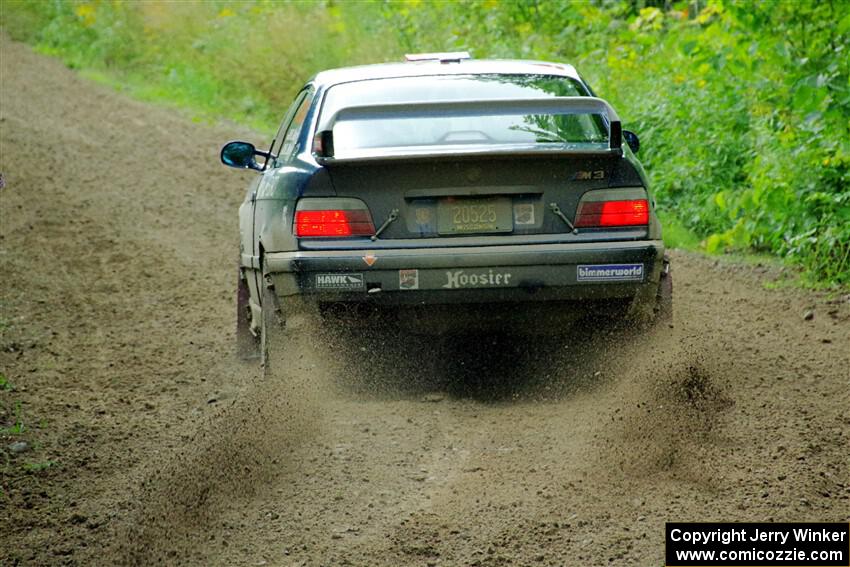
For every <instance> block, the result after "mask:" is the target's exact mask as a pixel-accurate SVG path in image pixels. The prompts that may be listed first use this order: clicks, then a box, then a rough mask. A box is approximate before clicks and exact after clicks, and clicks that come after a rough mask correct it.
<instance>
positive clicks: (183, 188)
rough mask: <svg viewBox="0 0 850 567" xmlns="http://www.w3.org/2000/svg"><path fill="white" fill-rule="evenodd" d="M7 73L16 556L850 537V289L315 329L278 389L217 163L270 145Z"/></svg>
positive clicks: (140, 556)
mask: <svg viewBox="0 0 850 567" xmlns="http://www.w3.org/2000/svg"><path fill="white" fill-rule="evenodd" d="M0 55H2V57H0V59H2V61H0V73H1V74H2V80H0V171H2V172H3V173H4V175H5V177H6V181H7V187H6V189H4V190H2V191H0V265H2V271H3V274H4V279H3V285H2V286H0V323H2V324H1V325H0V370H2V372H3V373H4V374H5V375H6V376H8V377H9V379H10V381H11V382H12V383H13V384H15V386H16V389H15V390H14V391H11V392H10V391H0V426H2V427H7V426H9V425H10V424H11V423H12V422H13V421H14V420H15V419H16V415H15V411H16V410H15V407H16V405H17V404H18V403H20V404H21V407H22V408H23V412H24V414H23V415H24V418H25V419H26V422H27V424H29V425H30V427H29V429H28V430H27V431H26V432H25V434H24V438H25V439H26V440H27V441H28V442H29V443H30V444H31V446H32V448H31V450H30V451H29V452H27V453H25V454H23V455H12V454H10V453H8V451H7V450H6V446H7V445H8V443H9V442H11V438H10V437H8V436H4V437H3V438H2V439H0V441H2V445H0V451H3V453H2V458H3V460H2V461H0V467H2V468H0V486H2V494H0V504H1V505H2V508H3V513H2V514H0V563H3V564H10V565H15V564H38V565H42V564H44V565H51V564H68V565H73V564H77V565H115V564H139V565H147V564H156V563H159V564H168V565H172V564H185V565H246V566H247V565H282V566H290V565H346V564H349V565H401V564H403V565H565V564H575V563H586V564H593V565H600V564H609V563H617V564H636V565H645V564H658V563H660V561H661V556H662V553H663V539H662V535H661V534H663V524H664V522H665V521H670V520H691V521H697V520H706V521H710V520H718V521H720V520H727V521H732V520H740V521H744V520H750V521H757V520H758V521H761V520H768V521H769V520H773V521H782V520H789V521H790V520H794V521H803V520H812V521H815V520H817V521H846V520H847V519H848V510H850V466H848V465H850V462H848V454H850V453H848V443H850V419H848V417H847V415H848V408H849V407H850V398H849V397H848V392H850V348H848V347H850V303H848V301H850V297H848V296H846V295H844V296H842V295H841V294H833V295H830V294H827V293H811V292H803V291H799V290H794V289H774V290H766V289H765V288H764V286H763V283H764V282H766V281H772V280H775V279H777V278H778V277H780V275H781V274H780V273H779V272H778V271H777V270H776V269H774V268H770V267H764V266H758V265H741V264H734V263H729V262H725V261H716V260H712V259H707V258H702V257H699V256H694V255H689V254H681V253H679V254H675V256H674V277H675V281H676V314H675V317H676V318H675V323H676V328H675V332H672V331H671V330H670V329H659V330H656V331H655V332H653V333H649V334H646V335H644V336H635V335H634V334H633V333H630V332H629V331H616V332H613V333H611V334H608V335H603V336H599V335H598V333H594V332H593V330H592V329H591V330H589V331H585V332H584V333H582V334H581V335H573V336H572V337H569V338H568V340H560V341H559V340H554V339H546V340H542V339H524V338H519V337H510V336H506V335H492V336H477V337H476V336H466V337H459V338H451V339H446V340H442V341H434V340H430V339H423V338H420V337H416V338H414V337H408V336H403V335H399V334H396V333H393V332H391V331H386V332H377V333H375V334H374V335H371V336H366V337H363V336H359V335H357V334H356V333H355V334H344V333H342V334H340V333H326V332H325V331H324V330H322V329H320V328H318V327H316V325H315V323H313V324H312V326H310V325H308V326H307V327H306V328H305V329H304V333H303V334H302V335H299V336H298V337H296V340H294V341H293V342H291V343H290V344H288V345H287V348H288V349H289V351H290V353H291V356H290V360H292V361H293V364H292V366H291V367H290V368H288V369H287V372H285V373H284V374H282V375H281V376H277V377H276V378H275V379H273V380H262V379H260V377H259V373H258V369H257V368H256V367H253V366H250V365H247V366H246V365H241V364H238V363H236V362H235V361H233V359H232V329H233V317H232V315H233V310H234V303H233V291H234V281H233V280H234V279H235V274H234V265H233V260H234V256H235V252H236V247H237V227H236V207H237V206H238V203H239V201H240V199H241V197H242V191H243V190H244V186H245V185H246V182H247V175H242V174H239V173H236V172H234V171H232V170H225V169H224V168H223V167H221V166H220V165H219V164H218V160H217V155H218V149H219V145H220V143H221V142H222V141H224V140H227V139H232V138H237V137H242V138H247V139H249V140H254V141H256V142H262V139H260V138H258V137H256V136H254V135H252V134H251V133H250V132H246V131H244V130H242V129H239V128H237V127H234V126H227V125H217V126H209V125H203V124H195V123H192V122H191V121H190V120H188V119H187V118H186V117H184V116H182V115H181V114H180V113H178V112H175V111H171V110H167V109H163V108H155V107H151V106H149V105H146V104H143V103H140V102H136V101H132V100H128V99H127V98H125V97H123V96H122V95H121V94H119V93H115V92H113V91H111V90H109V89H107V88H104V87H102V86H98V85H95V84H92V83H91V82H89V81H86V80H84V79H82V78H80V77H78V76H77V75H75V74H74V73H72V72H71V71H69V70H67V69H65V68H63V67H62V66H61V64H59V63H58V62H57V61H55V60H51V59H46V58H44V57H41V56H38V55H35V54H33V53H31V52H30V51H29V50H28V48H26V47H24V46H22V45H20V44H17V43H14V42H11V41H9V40H8V39H7V38H5V36H0ZM807 310H811V311H812V312H813V313H814V317H813V318H811V319H806V320H804V319H803V313H804V312H806V311H807ZM47 461H50V462H54V463H56V464H55V465H53V466H50V467H47V468H45V469H43V470H39V471H28V472H27V471H25V468H24V466H25V465H26V464H27V463H38V462H47ZM7 510H8V513H6V511H7Z"/></svg>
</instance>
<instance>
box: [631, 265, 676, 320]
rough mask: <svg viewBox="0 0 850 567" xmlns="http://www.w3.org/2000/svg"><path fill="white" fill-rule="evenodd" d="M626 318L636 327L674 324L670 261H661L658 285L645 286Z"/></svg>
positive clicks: (636, 296) (633, 301)
mask: <svg viewBox="0 0 850 567" xmlns="http://www.w3.org/2000/svg"><path fill="white" fill-rule="evenodd" d="M626 318H627V319H628V320H629V322H630V323H632V324H635V325H655V324H657V323H663V324H671V323H672V322H673V279H672V276H671V275H670V260H669V258H668V257H667V256H666V255H665V256H664V258H663V259H662V261H661V269H660V273H659V278H658V285H655V286H653V285H644V286H642V287H641V289H640V291H638V293H637V294H636V295H635V298H634V299H633V300H632V304H631V305H630V306H629V310H628V313H627V315H626Z"/></svg>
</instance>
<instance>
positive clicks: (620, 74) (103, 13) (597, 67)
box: [0, 0, 850, 285]
mask: <svg viewBox="0 0 850 567" xmlns="http://www.w3.org/2000/svg"><path fill="white" fill-rule="evenodd" d="M0 18H2V19H0V23H2V25H3V26H4V27H5V28H6V30H7V31H9V33H12V34H13V35H15V36H16V37H17V38H20V39H24V40H26V41H29V42H32V43H35V44H36V45H38V46H39V48H40V49H42V50H43V51H45V52H47V53H52V54H56V55H59V56H61V57H62V58H64V60H65V61H66V62H67V63H68V64H69V65H71V66H73V67H80V68H86V69H93V70H95V71H97V72H99V73H101V76H102V77H107V80H109V81H110V82H112V83H115V84H118V83H122V84H125V85H129V88H130V89H131V90H132V92H134V93H135V94H136V95H137V96H142V97H143V98H148V99H152V100H160V101H169V102H171V103H176V104H179V105H182V106H185V107H188V108H192V109H194V110H196V111H201V112H202V113H204V114H207V115H212V116H221V117H226V118H230V119H233V120H236V121H239V122H243V123H246V124H250V125H252V126H254V127H256V128H259V129H261V130H263V131H265V132H271V131H273V130H274V129H275V127H276V126H277V124H276V123H277V121H278V120H279V119H280V117H281V116H282V114H283V113H284V111H285V108H286V106H287V105H288V103H289V101H290V100H291V98H292V96H293V95H294V93H295V91H296V90H297V89H298V87H299V86H300V85H301V84H302V83H303V81H304V79H306V78H307V77H308V76H310V75H311V74H313V73H315V72H317V71H319V70H321V69H325V68H329V67H335V66H341V65H351V64H357V63H366V62H380V61H382V60H386V59H390V60H398V59H400V57H401V54H402V53H404V52H419V51H445V50H464V49H465V50H469V51H470V52H472V53H473V55H475V56H477V57H519V58H529V59H544V60H554V61H567V62H571V63H573V64H575V66H576V67H577V68H578V69H579V70H581V71H582V72H583V73H584V74H585V76H586V77H587V79H588V80H589V82H590V83H591V84H592V85H594V88H595V90H596V91H597V93H598V94H599V95H600V96H603V97H605V98H608V99H610V100H611V101H612V102H613V103H614V105H615V106H616V107H617V108H618V110H619V111H620V114H621V116H622V117H623V119H624V122H625V126H626V127H627V128H628V129H631V130H634V131H636V132H638V134H639V135H640V136H641V147H642V149H641V156H640V157H641V159H642V161H643V162H644V165H645V166H646V168H647V171H648V173H649V175H650V177H651V180H652V182H653V187H654V189H655V192H656V196H657V199H658V202H659V204H660V206H661V208H662V209H663V212H664V214H665V217H666V218H667V220H668V222H667V223H665V224H666V225H667V230H668V234H667V236H666V238H667V239H668V240H670V241H674V242H682V243H687V244H683V245H685V246H692V245H693V243H694V240H695V239H699V241H700V242H701V245H702V247H703V248H704V249H705V250H707V251H708V252H725V251H743V252H746V251H750V252H758V253H764V252H767V253H772V254H774V255H777V256H779V257H782V258H785V259H787V260H788V261H790V262H793V263H796V264H798V265H800V266H802V268H803V269H804V270H805V274H806V278H807V279H808V280H809V281H811V282H813V283H815V282H820V283H834V284H843V285H847V284H850V3H848V0H824V1H821V0H798V1H795V2H781V1H779V0H767V1H763V2H746V1H745V2H738V1H734V0H690V1H687V2H685V1H681V0H680V1H678V2H677V1H671V0H657V1H656V0H546V1H545V2H544V1H539V0H465V1H457V2H436V1H435V2H426V1H423V0H404V1H398V2H389V1H363V2H339V1H333V0H324V1H317V2H312V3H307V2H274V1H271V0H251V1H243V2H235V1H234V2H226V1H208V2H122V1H117V0H115V1H109V2H107V1H106V0H101V1H97V0H93V1H88V2H79V1H76V2H74V1H59V0H50V1H49V2H48V1H45V2H39V3H34V2H18V1H13V0H4V3H3V10H2V13H1V14H0ZM694 235H696V237H695V236H694Z"/></svg>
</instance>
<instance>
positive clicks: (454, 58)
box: [404, 51, 472, 63]
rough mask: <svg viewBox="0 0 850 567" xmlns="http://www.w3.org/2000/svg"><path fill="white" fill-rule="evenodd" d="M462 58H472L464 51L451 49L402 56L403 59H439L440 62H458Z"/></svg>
mask: <svg viewBox="0 0 850 567" xmlns="http://www.w3.org/2000/svg"><path fill="white" fill-rule="evenodd" d="M464 59H472V57H471V56H470V55H469V53H468V52H466V51H453V52H449V53H408V54H407V55H405V56H404V60H405V61H439V62H440V63H460V62H461V61H463V60H464Z"/></svg>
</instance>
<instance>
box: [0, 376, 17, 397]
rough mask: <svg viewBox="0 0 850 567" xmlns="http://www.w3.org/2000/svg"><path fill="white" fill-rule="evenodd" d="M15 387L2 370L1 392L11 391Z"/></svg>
mask: <svg viewBox="0 0 850 567" xmlns="http://www.w3.org/2000/svg"><path fill="white" fill-rule="evenodd" d="M14 389H15V386H14V385H13V384H12V383H11V382H9V379H8V378H6V375H5V374H3V373H2V372H0V392H11V391H12V390H14Z"/></svg>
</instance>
